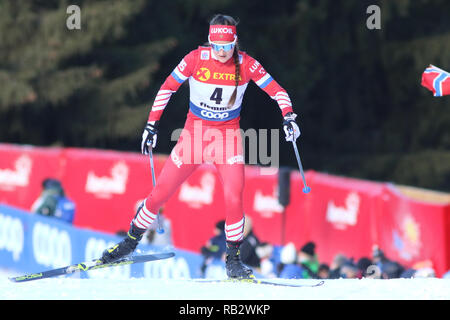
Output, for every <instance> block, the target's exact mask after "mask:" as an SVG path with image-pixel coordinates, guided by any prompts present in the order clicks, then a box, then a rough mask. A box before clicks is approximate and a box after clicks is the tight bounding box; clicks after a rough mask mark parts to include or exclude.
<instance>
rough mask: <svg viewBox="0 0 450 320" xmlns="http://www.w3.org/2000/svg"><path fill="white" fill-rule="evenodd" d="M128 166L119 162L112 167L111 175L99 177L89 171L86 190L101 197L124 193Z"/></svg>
mask: <svg viewBox="0 0 450 320" xmlns="http://www.w3.org/2000/svg"><path fill="white" fill-rule="evenodd" d="M128 171H129V169H128V166H127V165H126V164H125V163H124V162H122V161H121V162H118V163H116V164H115V165H114V166H113V167H112V168H111V177H98V176H96V175H95V173H94V172H92V171H89V172H88V176H87V180H86V187H85V191H86V192H90V193H94V194H95V195H96V196H97V197H99V198H111V196H112V194H124V193H125V191H126V185H127V180H128Z"/></svg>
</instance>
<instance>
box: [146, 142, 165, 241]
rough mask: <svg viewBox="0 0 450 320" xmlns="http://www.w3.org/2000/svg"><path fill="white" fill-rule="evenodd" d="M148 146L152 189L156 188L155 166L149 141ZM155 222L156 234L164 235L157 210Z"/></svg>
mask: <svg viewBox="0 0 450 320" xmlns="http://www.w3.org/2000/svg"><path fill="white" fill-rule="evenodd" d="M149 142H150V144H147V145H148V150H149V158H150V169H151V171H152V183H153V188H154V187H155V186H156V178H155V166H154V164H153V151H152V149H153V148H152V147H151V141H149ZM156 220H157V221H158V228H157V229H156V232H158V233H164V228H163V227H162V226H161V219H160V217H159V210H158V213H157V214H156Z"/></svg>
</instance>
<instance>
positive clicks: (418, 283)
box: [0, 271, 450, 300]
mask: <svg viewBox="0 0 450 320" xmlns="http://www.w3.org/2000/svg"><path fill="white" fill-rule="evenodd" d="M11 275H18V274H17V273H13V272H10V273H7V272H5V271H3V272H1V273H0V300H29V299H32V300H40V299H45V300H53V299H63V300H78V299H82V300H110V299H117V300H128V299H132V300H303V299H305V300H329V299H333V300H334V299H337V300H379V299H380V300H381V299H383V300H404V299H407V300H411V299H414V300H424V299H426V300H441V299H445V300H448V299H450V279H438V278H421V279H420V278H416V279H391V280H375V279H362V280H358V279H339V280H326V281H325V284H324V285H323V286H321V287H315V288H307V287H304V288H289V287H274V286H267V285H254V284H236V283H196V282H192V281H190V280H183V279H79V278H74V277H70V278H61V277H60V278H53V279H43V280H37V281H30V282H26V283H13V282H11V281H9V280H8V276H11ZM275 281H278V282H295V283H315V282H317V280H305V279H302V280H286V279H278V280H275Z"/></svg>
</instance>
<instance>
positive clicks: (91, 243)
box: [84, 238, 131, 279]
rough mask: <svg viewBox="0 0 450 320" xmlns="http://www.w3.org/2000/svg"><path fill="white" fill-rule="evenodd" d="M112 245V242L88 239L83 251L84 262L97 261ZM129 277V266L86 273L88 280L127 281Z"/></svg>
mask: <svg viewBox="0 0 450 320" xmlns="http://www.w3.org/2000/svg"><path fill="white" fill-rule="evenodd" d="M114 244H115V243H114V242H112V241H109V242H106V241H105V240H103V239H97V238H89V239H88V241H87V242H86V248H85V251H84V258H85V261H91V260H95V259H98V258H99V257H101V256H102V253H103V251H104V250H105V249H107V248H110V247H112V246H113V245H114ZM130 275H131V266H130V265H125V266H118V267H114V268H104V269H98V270H92V271H88V276H89V278H93V279H94V278H95V279H128V278H130Z"/></svg>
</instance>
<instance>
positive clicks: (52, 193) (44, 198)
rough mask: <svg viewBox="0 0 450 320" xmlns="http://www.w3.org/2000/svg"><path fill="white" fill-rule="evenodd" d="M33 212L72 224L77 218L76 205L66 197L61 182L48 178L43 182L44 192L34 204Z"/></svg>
mask: <svg viewBox="0 0 450 320" xmlns="http://www.w3.org/2000/svg"><path fill="white" fill-rule="evenodd" d="M31 211H32V212H35V213H37V214H40V215H43V216H48V217H55V218H58V219H60V220H62V221H65V222H67V223H72V222H73V219H74V217H75V203H74V202H73V201H72V200H70V199H69V198H67V197H66V195H65V193H64V188H63V187H62V184H61V182H60V181H59V180H56V179H52V178H47V179H45V180H44V181H43V182H42V192H41V194H40V196H39V198H37V199H36V201H35V202H34V203H33V205H32V207H31Z"/></svg>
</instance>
